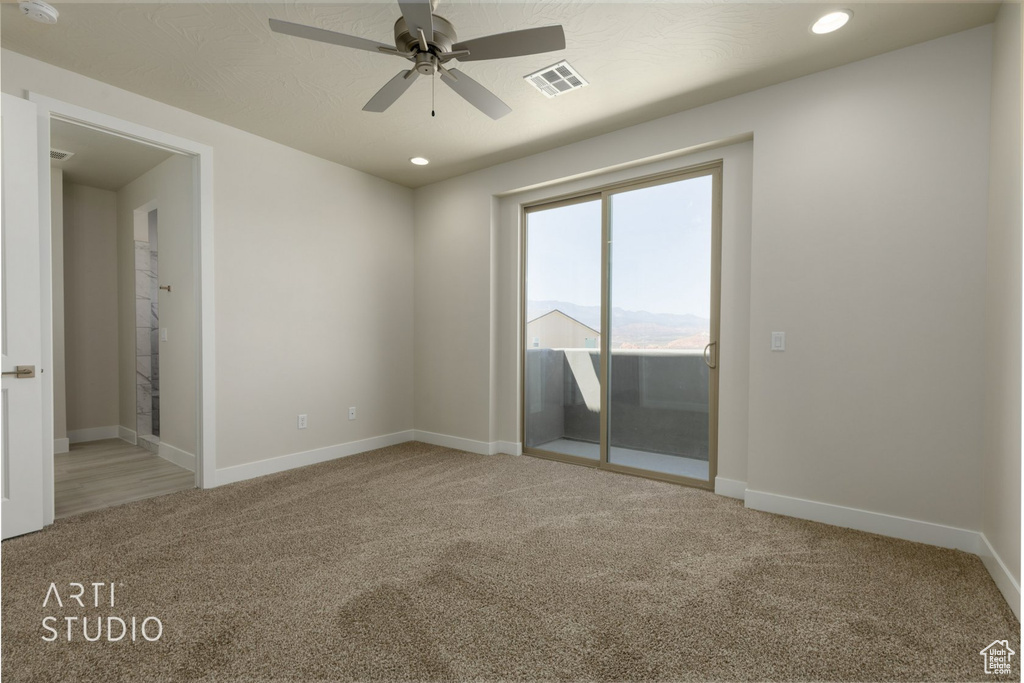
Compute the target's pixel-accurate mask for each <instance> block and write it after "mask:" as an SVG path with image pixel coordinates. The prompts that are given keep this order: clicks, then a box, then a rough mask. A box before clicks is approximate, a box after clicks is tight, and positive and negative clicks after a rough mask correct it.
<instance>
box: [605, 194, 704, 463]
mask: <svg viewBox="0 0 1024 683" xmlns="http://www.w3.org/2000/svg"><path fill="white" fill-rule="evenodd" d="M713 192H714V177H713V176H712V175H710V174H709V175H703V176H697V177H691V178H688V179H685V180H678V181H673V182H664V183H662V184H658V185H651V186H648V187H642V188H639V189H632V190H626V191H621V192H616V193H614V194H611V195H610V197H609V200H610V202H611V204H610V207H609V208H610V226H609V231H610V240H611V245H610V254H609V265H608V268H609V280H610V291H609V309H610V311H609V313H610V328H611V329H610V339H609V357H608V385H609V389H608V391H609V394H608V437H609V438H608V444H609V448H608V462H610V463H612V464H613V465H620V466H626V467H631V468H637V469H642V470H648V471H652V472H659V473H663V474H672V475H677V476H683V477H688V478H691V479H697V480H700V481H709V477H710V468H709V456H710V452H711V447H710V428H709V425H710V412H711V400H710V399H711V396H710V387H711V382H710V369H709V366H708V364H706V363H705V359H704V353H705V347H707V345H708V343H709V342H710V341H711V340H712V339H713V337H712V333H717V329H714V330H713V329H712V319H713V317H714V313H713V311H712V241H713V219H714V195H713ZM708 351H709V353H712V354H713V352H714V351H715V350H714V349H711V348H709V349H708Z"/></svg>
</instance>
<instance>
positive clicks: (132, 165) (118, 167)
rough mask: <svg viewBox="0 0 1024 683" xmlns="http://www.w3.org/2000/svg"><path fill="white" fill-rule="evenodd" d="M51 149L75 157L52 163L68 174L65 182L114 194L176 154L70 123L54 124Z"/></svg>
mask: <svg viewBox="0 0 1024 683" xmlns="http://www.w3.org/2000/svg"><path fill="white" fill-rule="evenodd" d="M50 148H51V149H59V150H63V151H65V152H73V153H74V156H71V157H69V158H67V159H66V160H64V161H52V162H50V166H52V167H53V168H59V169H61V170H62V171H63V172H64V180H65V181H67V182H72V183H78V184H79V185H88V186H90V187H98V188H99V189H101V190H111V191H113V190H120V189H121V188H122V187H124V186H125V185H127V184H128V183H130V182H131V181H133V180H135V179H136V178H138V177H139V176H140V175H142V174H143V173H145V172H146V171H148V170H150V169H152V168H153V167H155V166H157V165H158V164H160V163H161V162H162V161H164V160H165V159H167V158H168V157H170V156H171V155H172V154H173V152H168V151H166V150H162V149H158V148H156V147H150V146H149V145H144V144H142V143H141V142H135V141H134V140H127V139H125V138H122V137H120V136H117V135H111V134H110V133H104V132H102V131H98V130H93V129H92V128H86V127H84V126H79V125H75V124H73V123H68V122H66V121H53V122H51V123H50Z"/></svg>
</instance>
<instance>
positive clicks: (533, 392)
mask: <svg viewBox="0 0 1024 683" xmlns="http://www.w3.org/2000/svg"><path fill="white" fill-rule="evenodd" d="M528 216H529V218H528V225H529V227H528V230H527V233H528V234H527V240H526V263H527V273H526V297H525V298H526V310H525V318H526V320H525V326H524V330H525V339H524V349H525V354H524V358H525V362H524V365H523V369H524V375H525V378H526V382H525V389H526V390H525V391H524V393H523V417H524V420H523V424H524V434H523V445H524V447H525V448H528V449H530V448H533V449H543V450H544V451H546V452H549V453H554V454H559V455H562V456H566V459H578V458H583V459H587V460H593V461H597V460H600V457H601V452H600V443H601V437H600V416H601V383H600V381H599V374H600V367H601V348H600V339H601V332H600V331H599V330H600V327H601V196H600V195H598V196H596V197H583V198H581V199H574V200H572V201H569V202H563V203H559V204H557V205H554V206H548V207H546V208H545V209H544V210H543V211H536V212H530V213H529V214H528Z"/></svg>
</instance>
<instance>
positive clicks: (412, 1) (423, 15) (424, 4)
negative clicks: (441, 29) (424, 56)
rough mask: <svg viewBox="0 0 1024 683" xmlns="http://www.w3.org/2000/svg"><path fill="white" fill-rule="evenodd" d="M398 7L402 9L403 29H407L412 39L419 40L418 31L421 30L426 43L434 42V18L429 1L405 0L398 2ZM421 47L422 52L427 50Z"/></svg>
mask: <svg viewBox="0 0 1024 683" xmlns="http://www.w3.org/2000/svg"><path fill="white" fill-rule="evenodd" d="M398 6H399V7H400V8H401V9H402V16H403V17H405V27H406V28H408V29H409V34H410V35H411V36H412V37H413V38H419V32H420V29H423V35H424V37H425V38H426V41H427V42H428V43H429V42H432V41H433V40H434V17H433V13H432V11H431V7H430V0H406V1H405V2H399V3H398ZM422 47H423V49H424V50H426V49H427V47H426V46H425V45H424V46H422Z"/></svg>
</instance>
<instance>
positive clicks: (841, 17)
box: [811, 9, 853, 35]
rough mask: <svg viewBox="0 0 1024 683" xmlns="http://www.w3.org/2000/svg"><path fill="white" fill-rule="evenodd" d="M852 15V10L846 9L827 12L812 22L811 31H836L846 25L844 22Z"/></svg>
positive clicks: (818, 32)
mask: <svg viewBox="0 0 1024 683" xmlns="http://www.w3.org/2000/svg"><path fill="white" fill-rule="evenodd" d="M852 16H853V12H851V11H850V10H848V9H843V10H839V11H838V12H829V13H828V14H826V15H825V16H823V17H822V18H821V19H818V20H817V21H816V22H814V25H813V26H811V32H813V33H817V34H819V35H820V34H822V33H832V31H838V30H839V29H841V28H842V27H844V26H846V22H848V21H849V20H850V17H852Z"/></svg>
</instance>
